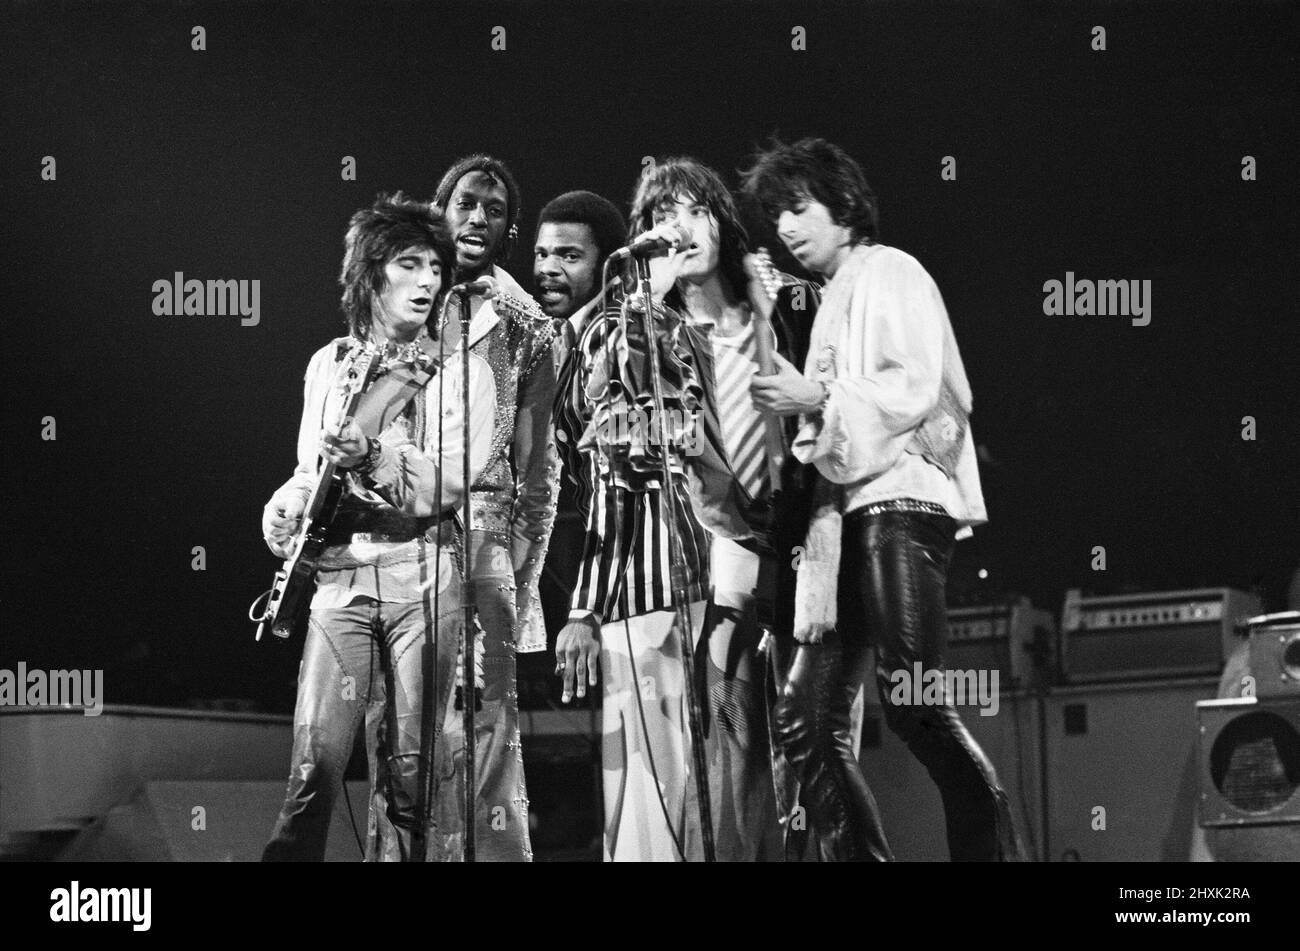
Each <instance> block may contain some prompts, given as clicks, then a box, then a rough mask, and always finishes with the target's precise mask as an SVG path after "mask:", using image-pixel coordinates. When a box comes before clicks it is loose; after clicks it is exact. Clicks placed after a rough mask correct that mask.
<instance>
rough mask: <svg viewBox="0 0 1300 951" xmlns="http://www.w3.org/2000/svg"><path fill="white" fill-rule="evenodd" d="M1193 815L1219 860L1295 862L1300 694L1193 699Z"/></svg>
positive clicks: (1298, 855)
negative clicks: (1196, 794) (1196, 784)
mask: <svg viewBox="0 0 1300 951" xmlns="http://www.w3.org/2000/svg"><path fill="white" fill-rule="evenodd" d="M1196 712H1197V717H1198V718H1199V720H1200V726H1199V734H1200V737H1199V739H1200V742H1199V745H1198V766H1199V778H1200V820H1201V825H1202V826H1204V827H1205V829H1206V833H1205V839H1206V846H1207V847H1208V849H1209V852H1210V854H1211V855H1212V856H1213V858H1214V859H1215V860H1217V861H1220V862H1294V861H1297V860H1300V694H1297V695H1294V696H1290V697H1274V698H1257V697H1240V698H1232V699H1224V700H1207V701H1204V702H1202V703H1198V704H1197V705H1196Z"/></svg>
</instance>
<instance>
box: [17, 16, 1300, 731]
mask: <svg viewBox="0 0 1300 951" xmlns="http://www.w3.org/2000/svg"><path fill="white" fill-rule="evenodd" d="M195 25H201V26H202V27H204V29H205V31H206V46H207V48H206V50H205V51H201V52H200V51H195V50H193V49H191V29H192V27H194V26H195ZM1094 25H1101V26H1104V27H1105V28H1106V45H1107V49H1106V50H1105V51H1094V50H1093V49H1092V48H1091V45H1092V36H1093V34H1092V27H1093V26H1094ZM495 26H504V27H505V30H506V33H505V38H506V49H505V50H501V51H494V50H493V49H492V48H491V44H492V36H493V33H492V31H493V27H495ZM795 26H803V27H804V28H805V29H806V33H807V50H806V51H795V50H792V49H791V30H792V28H793V27H795ZM1298 33H1300V31H1298V30H1297V13H1296V7H1295V6H1294V5H1290V4H1272V3H1267V4H1266V3H1257V4H1247V3H1240V4H1209V3H1200V4H1195V5H1189V4H1173V5H1169V4H1144V5H1141V6H1135V5H1133V4H1128V3H1124V4H1096V3H1078V4H1068V5H1051V4H1047V5H1044V4H1012V3H1006V4H995V3H978V4H975V3H961V4H955V5H949V4H933V3H927V4H904V3H870V2H868V3H862V2H856V3H842V4H819V3H798V4H794V3H780V4H776V3H769V2H760V3H738V4H737V3H688V4H677V3H654V4H651V3H643V2H604V3H595V4H592V3H532V2H530V3H512V4H508V5H500V4H491V3H470V4H456V3H438V4H418V3H409V4H380V5H362V4H346V5H340V4H319V3H311V4H307V3H303V4H277V5H275V6H274V7H272V6H270V5H254V4H244V3H237V4H206V3H184V4H181V3H176V4H164V3H144V2H137V3H122V4H111V5H109V4H104V5H99V4H95V5H91V4H56V3H41V4H35V3H13V2H8V3H6V4H5V6H4V23H3V30H2V31H0V36H2V39H0V44H2V46H0V60H2V61H3V64H4V65H3V67H0V68H2V69H3V70H4V84H3V91H2V92H0V96H3V124H4V127H3V133H4V134H3V137H2V138H0V149H2V152H0V180H2V181H3V197H2V198H0V201H2V202H3V205H0V211H2V212H3V226H4V230H5V231H6V232H7V235H8V239H7V240H6V242H5V250H6V255H5V256H6V262H5V267H4V273H5V277H6V282H5V285H6V286H5V304H6V333H5V345H4V351H5V356H6V359H5V377H6V385H5V409H4V414H3V417H4V423H3V426H4V429H3V446H4V458H5V461H6V466H5V482H6V483H7V489H8V490H7V491H6V492H5V495H4V498H5V505H4V508H3V511H4V520H3V534H4V539H5V545H4V550H5V562H4V568H3V572H2V573H0V577H3V581H4V587H3V595H2V597H3V603H2V609H3V622H2V623H3V625H4V629H3V634H0V658H2V659H3V662H4V665H5V666H7V667H12V666H13V664H14V663H16V662H17V661H19V660H25V661H26V662H27V663H28V664H29V665H31V666H40V667H46V668H52V667H78V668H86V667H106V668H107V671H108V672H107V674H106V691H107V694H108V696H107V699H108V700H109V702H124V701H146V702H153V703H164V704H182V703H187V702H193V701H196V700H203V699H213V698H237V697H238V698H249V699H253V700H257V701H259V702H261V703H264V704H266V705H269V706H274V707H279V708H284V707H286V706H287V705H289V704H290V703H291V701H292V695H293V688H292V683H293V677H294V670H295V667H296V658H297V645H293V646H292V647H290V648H289V649H285V648H283V647H282V646H280V645H257V646H255V645H254V643H253V641H252V636H251V635H252V628H251V625H250V624H248V623H247V622H246V620H245V619H244V612H245V610H246V608H247V605H248V602H249V601H250V600H251V598H252V597H253V595H254V594H255V593H256V592H257V591H259V590H261V589H262V588H264V587H265V586H266V583H267V582H268V580H269V577H270V575H271V573H272V571H273V569H274V567H275V563H274V560H273V559H272V557H271V556H270V555H269V553H267V551H266V550H265V548H264V546H263V544H262V542H261V539H260V532H259V517H260V511H261V507H262V504H263V503H264V501H265V499H266V498H267V496H268V495H269V493H270V492H271V490H272V489H273V488H274V487H275V486H276V485H278V484H279V483H280V482H281V481H283V479H284V478H286V477H287V475H288V473H289V471H290V469H291V468H292V466H293V440H294V435H295V433H296V427H297V419H298V413H299V410H300V404H301V376H302V369H303V367H304V366H305V362H306V359H307V357H308V355H309V354H310V353H311V352H312V351H313V350H314V349H315V348H317V347H318V346H320V345H321V343H322V342H324V340H325V339H327V338H328V337H330V336H332V335H335V334H336V333H338V332H340V329H341V318H340V317H339V315H338V307H337V286H336V284H335V278H336V274H337V269H338V264H339V260H340V257H341V247H342V245H341V239H342V235H343V230H344V227H345V224H346V221H347V219H348V216H349V215H350V214H351V212H352V211H354V210H355V209H356V208H358V207H360V206H361V205H363V204H365V203H367V202H369V201H370V200H371V199H372V198H373V196H374V194H375V193H376V192H378V191H380V190H393V189H397V188H401V189H404V190H406V191H408V192H411V193H414V194H416V195H418V196H421V197H427V196H428V195H430V194H431V191H432V188H433V185H434V183H435V182H436V180H437V178H438V176H439V174H440V173H441V171H442V170H443V169H444V168H446V167H447V165H448V164H450V163H451V162H452V161H453V160H454V159H455V158H457V157H458V156H460V155H463V154H465V153H468V152H470V151H480V150H482V151H489V152H492V153H495V154H498V155H500V156H501V157H503V158H505V159H506V160H507V161H508V162H509V163H510V164H511V166H512V167H513V169H514V171H515V173H516V175H517V177H518V178H519V180H520V182H521V183H522V185H523V189H524V193H525V206H526V207H525V227H524V234H523V242H522V244H523V247H522V250H521V251H520V252H519V253H517V254H516V255H515V258H514V260H513V262H512V270H513V271H514V273H515V274H516V275H517V276H519V277H520V278H521V280H522V281H523V282H524V283H525V284H527V283H528V268H529V255H528V253H527V250H528V248H530V247H531V240H532V220H533V218H534V216H535V214H536V212H537V210H538V208H539V207H540V206H541V204H542V203H544V202H545V200H547V199H548V198H550V197H551V196H553V195H555V194H557V193H559V192H560V191H563V190H567V189H571V188H590V189H593V190H595V191H597V192H600V193H602V194H605V195H607V196H609V197H610V198H612V199H614V200H616V201H618V202H620V203H624V202H625V201H626V199H627V197H628V195H629V192H630V189H631V186H632V183H633V181H634V179H635V177H636V175H637V173H638V172H639V171H640V168H641V160H642V157H643V156H646V155H655V156H662V155H665V154H673V153H683V152H685V153H692V154H695V155H697V156H699V157H700V158H702V159H704V160H705V161H707V162H709V163H711V164H713V165H714V166H715V167H717V168H719V169H722V170H724V172H726V173H727V175H728V177H730V178H731V179H732V180H733V181H734V178H735V176H734V171H735V170H736V169H737V168H739V167H741V166H742V165H743V164H744V163H745V161H746V158H747V156H748V155H749V154H750V152H751V150H752V148H753V147H754V145H755V144H756V143H758V142H760V141H762V140H763V139H765V138H766V137H767V136H768V135H770V134H772V133H773V132H779V133H780V134H781V135H782V136H783V137H786V138H789V137H797V136H801V135H808V134H818V135H824V136H826V137H828V138H830V139H832V140H834V141H837V142H839V143H840V144H842V145H844V146H845V147H846V148H847V149H848V150H849V151H850V152H852V153H853V154H854V155H856V156H857V157H858V158H859V159H860V161H861V162H862V163H863V165H864V167H865V169H866V171H867V176H868V178H869V180H870V181H871V182H872V184H873V186H874V187H875V188H876V190H877V191H878V192H879V194H880V195H881V198H882V207H883V227H884V236H885V240H886V242H887V243H890V244H894V245H897V246H899V247H901V248H903V249H904V250H906V251H908V252H910V253H912V254H914V255H915V256H916V257H918V258H919V259H920V260H921V262H922V263H923V264H924V265H925V266H926V268H927V269H928V270H929V271H930V272H931V274H933V275H934V277H935V278H936V280H937V281H938V284H939V286H940V288H941V289H942V291H943V293H944V296H945V300H946V302H947V304H948V308H949V311H950V313H951V314H952V317H953V321H954V325H955V328H956V331H957V335H958V339H959V341H960V342H961V346H962V351H963V355H964V358H965V361H966V365H967V368H968V371H969V373H970V376H971V379H972V384H973V386H974V390H975V399H976V409H975V415H974V420H973V425H974V429H975V434H976V437H977V441H978V442H979V443H980V445H981V446H983V447H984V449H985V451H986V453H987V455H988V457H989V458H988V460H987V461H986V463H985V464H984V466H983V467H982V475H983V478H984V483H985V492H986V496H987V498H988V502H989V508H990V513H991V519H992V521H991V524H990V525H989V526H988V527H986V528H985V529H983V530H981V531H979V532H977V536H976V539H975V540H974V541H971V542H966V543H963V544H962V545H959V547H958V551H959V555H958V560H957V563H956V565H955V567H954V578H953V589H954V593H955V594H958V595H961V596H964V597H976V596H979V595H980V594H981V593H982V594H983V595H984V596H990V597H991V596H995V595H1001V594H1004V593H1006V592H1008V591H1015V592H1023V593H1027V594H1029V595H1031V596H1032V597H1033V598H1034V599H1035V601H1036V602H1037V603H1039V604H1040V605H1042V606H1046V607H1050V608H1053V609H1056V608H1058V607H1059V604H1060V599H1061V596H1062V593H1063V590H1064V589H1065V588H1067V587H1071V586H1082V587H1084V588H1086V589H1090V590H1094V591H1120V590H1142V589H1148V588H1150V589H1157V588H1175V587H1177V588H1183V587H1191V586H1199V585H1209V584H1214V585H1219V584H1232V585H1236V586H1240V587H1247V588H1249V587H1256V588H1259V589H1260V590H1261V591H1262V592H1263V593H1264V595H1265V597H1266V598H1267V599H1268V601H1269V603H1270V604H1271V605H1272V606H1278V605H1279V604H1280V603H1281V602H1282V600H1283V598H1284V596H1285V590H1286V584H1287V580H1288V578H1289V576H1290V573H1291V572H1292V570H1293V569H1294V567H1295V565H1296V562H1297V560H1300V531H1298V530H1297V529H1298V528H1300V519H1298V517H1297V516H1298V515H1300V512H1298V511H1297V507H1298V506H1297V499H1296V492H1295V476H1296V473H1297V471H1298V470H1297V463H1298V462H1300V448H1298V447H1300V425H1298V424H1297V420H1296V403H1297V400H1296V396H1297V389H1298V388H1297V385H1296V383H1295V374H1296V369H1295V368H1296V359H1295V358H1296V346H1295V341H1296V330H1295V320H1296V310H1297V308H1296V305H1297V293H1296V292H1297V282H1296V262H1297V250H1298V248H1297V225H1296V211H1297V208H1300V203H1297V192H1298V188H1297V173H1296V168H1297V156H1296V145H1297V129H1296V114H1297V105H1298V102H1297V99H1298V97H1297V88H1296V81H1297V76H1300V72H1298V71H1297V69H1296V62H1295V51H1296V49H1297V48H1298V47H1297V38H1298V36H1297V34H1298ZM46 155H52V156H54V157H55V159H56V161H57V179H56V180H55V181H43V180H42V179H41V176H40V170H41V161H42V157H43V156H46ZM347 155H350V156H354V157H355V159H356V163H357V180H356V181H344V180H342V178H341V176H340V168H341V165H340V162H341V159H342V158H343V156H347ZM945 155H951V156H953V157H955V159H956V161H957V180H956V181H943V180H941V178H940V163H941V160H942V157H943V156H945ZM1245 155H1252V156H1254V157H1255V159H1256V161H1257V163H1258V180H1257V181H1253V182H1246V181H1243V180H1242V178H1241V161H1242V157H1243V156H1245ZM177 271H181V272H184V274H185V275H186V277H187V278H190V277H194V278H200V279H215V278H220V279H244V280H252V279H257V280H259V281H260V282H261V322H260V324H259V325H258V326H256V327H244V326H241V325H240V321H239V318H238V317H219V316H218V317H197V316H192V317H159V316H155V315H154V314H153V312H152V309H151V303H152V300H153V292H152V289H151V288H152V285H153V282H154V281H156V280H160V279H169V280H170V279H171V278H172V275H173V274H174V272H177ZM1066 271H1073V272H1075V274H1076V275H1078V276H1080V277H1088V278H1093V279H1102V278H1111V279H1140V280H1150V281H1152V284H1153V293H1152V303H1153V310H1152V315H1153V316H1152V321H1151V324H1150V326H1147V327H1133V326H1131V325H1130V323H1129V321H1128V320H1127V319H1125V318H1121V317H1048V316H1045V315H1044V314H1043V306H1042V305H1043V289H1042V286H1043V282H1044V281H1046V280H1049V279H1053V278H1055V279H1062V278H1064V276H1065V272H1066ZM47 416H53V417H55V420H56V427H57V429H56V432H57V438H56V439H55V440H53V441H49V440H44V439H42V438H41V432H42V420H43V419H44V418H45V417H47ZM1244 416H1253V417H1254V418H1255V420H1256V425H1257V438H1256V439H1255V440H1254V441H1245V440H1243V439H1242V418H1243V417H1244ZM1097 545H1101V546H1104V547H1105V549H1106V553H1107V570H1106V571H1105V572H1097V571H1093V570H1092V569H1091V561H1092V549H1093V547H1094V546H1097ZM195 546H203V548H204V550H205V553H206V570H203V571H195V570H192V566H191V563H192V560H193V557H194V556H193V554H192V549H193V548H194V547H195ZM572 554H573V553H572V552H571V551H570V552H564V553H559V552H557V557H560V556H563V555H567V556H568V557H572ZM980 568H985V569H987V570H988V572H989V577H988V578H987V579H986V580H983V581H981V580H978V578H977V575H976V572H977V571H978V570H979V569H980ZM553 635H554V632H552V636H553Z"/></svg>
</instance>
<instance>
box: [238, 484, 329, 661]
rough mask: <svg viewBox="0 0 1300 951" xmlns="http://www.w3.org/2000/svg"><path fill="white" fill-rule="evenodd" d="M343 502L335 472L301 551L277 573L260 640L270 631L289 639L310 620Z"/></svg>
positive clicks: (307, 526) (305, 529) (306, 526)
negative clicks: (309, 608)
mask: <svg viewBox="0 0 1300 951" xmlns="http://www.w3.org/2000/svg"><path fill="white" fill-rule="evenodd" d="M342 501H343V479H342V477H341V476H340V475H339V474H338V473H337V472H336V473H333V474H332V475H331V477H330V479H329V481H328V483H327V484H325V488H324V496H323V498H322V501H321V505H320V508H319V511H318V512H317V513H316V515H315V516H314V517H313V518H311V519H310V520H305V521H304V527H303V530H302V538H301V541H300V542H299V544H298V550H297V551H296V552H294V555H293V557H292V558H290V559H289V560H288V561H286V562H285V563H284V567H283V568H281V569H280V570H279V571H277V572H276V573H275V582H274V583H273V585H272V588H271V595H270V600H269V601H268V602H267V605H266V608H267V616H266V617H264V618H263V619H262V624H261V627H259V628H258V631H257V640H259V641H260V640H261V639H262V634H263V633H264V632H265V631H266V630H267V629H269V630H270V631H271V633H272V634H274V635H275V636H276V637H282V638H287V637H289V636H290V635H291V634H293V633H294V631H295V630H297V629H298V628H299V627H301V626H302V622H303V621H304V620H305V619H306V617H307V606H308V605H309V604H310V603H311V597H312V594H313V593H314V592H315V590H316V569H317V567H318V566H319V564H320V556H321V553H322V552H324V551H325V534H326V532H327V531H328V530H329V526H330V523H331V522H332V521H334V516H335V515H336V514H338V509H339V505H340V504H341V503H342Z"/></svg>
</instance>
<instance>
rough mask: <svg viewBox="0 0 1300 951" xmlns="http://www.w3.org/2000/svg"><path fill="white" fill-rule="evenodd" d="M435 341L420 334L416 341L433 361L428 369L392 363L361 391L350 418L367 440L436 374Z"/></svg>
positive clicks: (390, 420)
mask: <svg viewBox="0 0 1300 951" xmlns="http://www.w3.org/2000/svg"><path fill="white" fill-rule="evenodd" d="M436 343H437V342H436V341H435V340H434V339H433V338H432V337H423V338H421V339H420V340H419V341H418V345H419V347H420V349H421V350H422V351H424V353H425V354H426V355H427V356H428V357H429V359H430V360H431V361H432V362H431V363H430V364H429V365H428V368H427V369H425V368H423V367H420V366H415V365H411V364H402V365H399V366H395V367H393V368H392V369H391V370H389V371H388V372H387V373H385V374H384V375H383V376H381V377H380V378H379V379H377V380H375V381H374V382H373V383H372V384H371V385H370V388H369V389H368V390H366V392H365V393H363V394H362V396H361V400H360V402H359V403H358V404H357V411H356V413H355V414H354V415H353V419H354V420H355V421H356V424H357V426H359V427H360V428H361V431H362V432H363V433H365V435H366V438H367V439H374V438H375V437H377V436H378V435H379V434H380V433H382V432H383V431H384V430H385V429H387V428H388V426H389V424H391V423H392V421H393V420H395V419H396V418H397V417H398V416H401V415H402V413H403V412H404V411H405V410H406V407H407V406H409V405H410V403H411V400H413V399H415V397H416V395H417V394H418V393H419V392H420V391H421V390H423V389H424V388H425V387H426V386H428V385H429V381H430V380H432V379H433V378H434V377H435V376H437V375H438V369H437V367H438V351H437V347H436Z"/></svg>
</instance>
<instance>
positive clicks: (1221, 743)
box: [1210, 710, 1300, 815]
mask: <svg viewBox="0 0 1300 951" xmlns="http://www.w3.org/2000/svg"><path fill="white" fill-rule="evenodd" d="M1210 777H1211V780H1212V781H1213V783H1214V788H1215V789H1217V790H1218V791H1219V793H1220V794H1221V795H1222V796H1223V798H1224V799H1226V800H1227V801H1228V802H1230V803H1231V804H1232V805H1234V806H1236V807H1237V808H1238V809H1240V810H1241V811H1242V812H1249V813H1254V814H1256V815H1264V814H1267V813H1270V812H1272V811H1274V810H1275V809H1277V808H1279V807H1280V806H1282V805H1283V804H1285V803H1286V802H1287V801H1288V800H1289V799H1290V798H1291V797H1292V796H1294V795H1295V792H1296V789H1297V788H1300V734H1297V733H1296V730H1295V728H1294V727H1293V726H1292V725H1291V724H1290V723H1288V722H1287V721H1286V720H1285V719H1283V718H1282V717H1280V716H1278V715H1277V714H1276V713H1268V712H1265V711H1262V710H1261V711H1256V712H1252V713H1246V714H1243V715H1241V716H1239V717H1237V718H1236V719H1234V720H1232V721H1231V722H1230V723H1228V724H1227V725H1226V726H1224V728H1223V730H1222V731H1221V732H1220V733H1219V735H1218V736H1217V737H1216V738H1215V740H1214V745H1213V746H1212V747H1211V748H1210Z"/></svg>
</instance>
